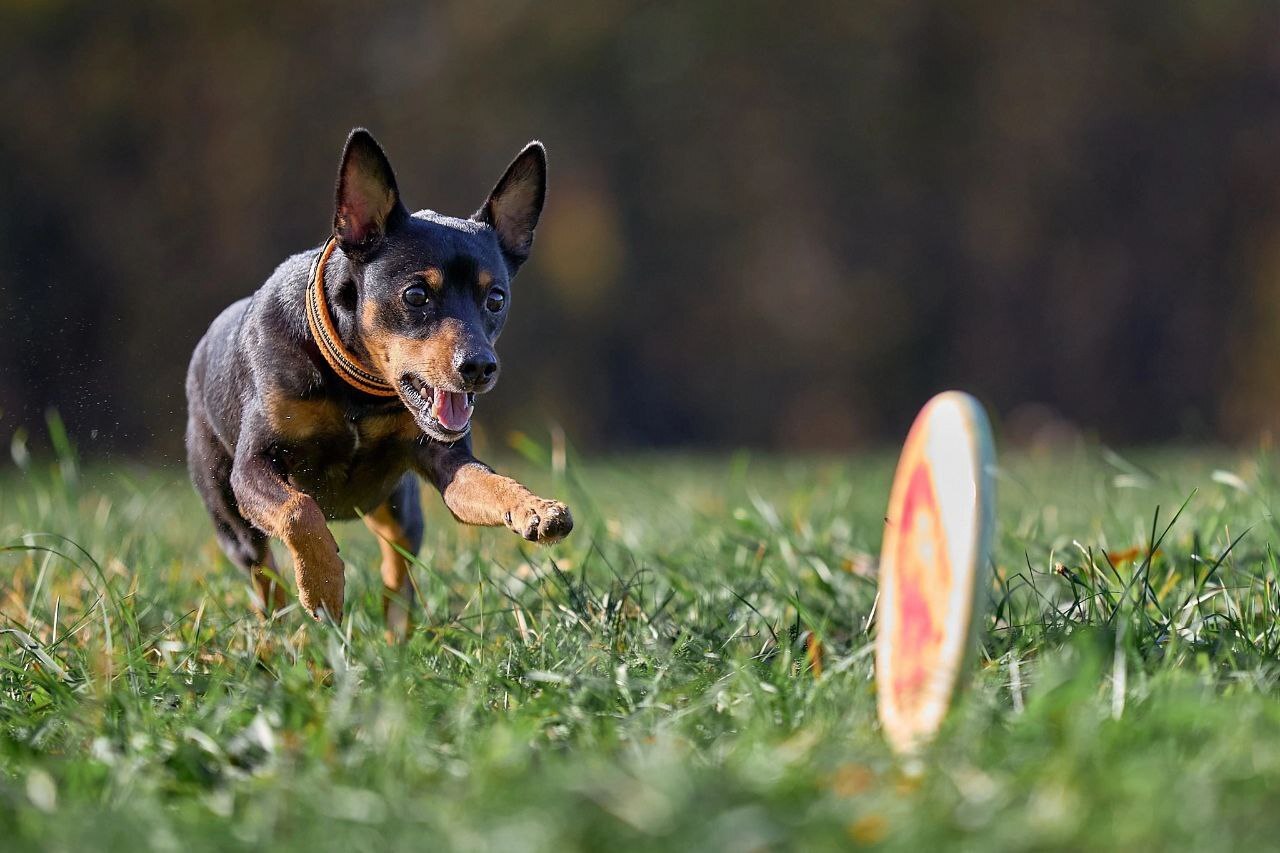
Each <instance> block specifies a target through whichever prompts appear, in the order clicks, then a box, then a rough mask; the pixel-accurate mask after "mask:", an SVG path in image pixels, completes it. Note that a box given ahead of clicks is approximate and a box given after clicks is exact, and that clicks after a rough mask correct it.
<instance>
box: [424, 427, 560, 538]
mask: <svg viewBox="0 0 1280 853" xmlns="http://www.w3.org/2000/svg"><path fill="white" fill-rule="evenodd" d="M419 469H420V472H421V473H422V475H423V476H424V477H426V478H427V479H428V480H430V481H431V483H432V484H433V485H435V487H436V488H437V489H439V490H440V494H441V495H442V496H443V497H444V504H445V506H447V507H448V508H449V512H451V513H453V516H454V518H456V519H458V521H461V522H462V523H463V524H479V525H484V526H488V527H497V526H499V525H505V526H506V527H507V528H508V529H510V530H512V531H514V532H516V533H518V534H520V535H521V536H523V537H524V538H525V539H528V540H529V541H530V542H542V543H550V542H558V541H559V540H561V539H563V538H564V537H565V536H568V535H569V531H571V530H572V529H573V516H572V515H571V514H570V513H569V508H568V507H567V506H565V505H564V504H562V503H560V502H559V501H553V500H547V499H546V498H540V497H538V496H537V495H535V494H534V493H533V492H531V491H529V490H528V489H526V488H525V487H524V486H522V485H520V484H519V483H517V482H516V481H515V480H513V479H511V478H510V477H504V476H502V475H501V474H496V473H494V471H493V469H492V468H490V467H489V466H488V465H485V464H484V463H483V462H481V461H480V460H478V459H476V458H475V457H474V456H472V455H471V441H470V439H469V438H467V439H463V440H462V441H458V442H455V443H454V444H450V445H444V444H437V443H434V442H433V443H431V444H429V445H426V446H424V447H423V448H422V452H421V454H420V458H419Z"/></svg>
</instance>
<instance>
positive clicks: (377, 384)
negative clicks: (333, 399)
mask: <svg viewBox="0 0 1280 853" xmlns="http://www.w3.org/2000/svg"><path fill="white" fill-rule="evenodd" d="M336 245H337V242H336V241H334V239H333V238H332V237H330V238H329V242H327V243H325V244H324V248H323V249H322V250H321V251H320V254H319V256H318V257H317V258H316V260H315V266H314V268H313V272H312V273H311V283H310V285H309V286H308V287H307V325H308V326H310V327H311V337H313V338H315V339H316V344H317V345H318V346H319V347H320V354H321V355H322V356H324V360H325V361H327V362H329V366H330V367H332V368H333V370H334V372H335V373H337V374H338V375H339V376H341V377H342V379H343V381H344V382H346V383H347V384H348V385H350V386H351V387H352V388H355V389H356V390H357V391H363V392H364V393H366V394H371V395H373V396H374V397H395V396H398V395H397V394H396V389H395V388H393V387H391V385H390V384H389V383H388V382H387V381H386V380H384V379H383V378H382V377H381V376H379V375H378V374H376V373H374V372H373V371H371V370H369V369H368V368H367V367H365V366H364V365H363V364H361V363H360V359H358V358H356V357H355V356H354V355H353V354H352V353H351V350H349V349H347V348H346V347H345V346H344V345H343V343H342V338H340V337H338V329H337V327H336V326H334V325H333V317H332V315H330V314H329V302H328V300H327V299H325V294H324V266H325V264H327V263H328V262H329V256H330V255H332V254H333V249H334V247H335V246H336Z"/></svg>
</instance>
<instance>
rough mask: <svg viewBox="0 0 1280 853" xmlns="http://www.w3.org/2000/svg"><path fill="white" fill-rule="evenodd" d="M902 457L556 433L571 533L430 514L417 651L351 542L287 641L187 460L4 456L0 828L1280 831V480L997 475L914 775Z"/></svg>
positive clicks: (686, 841) (116, 838) (339, 836)
mask: <svg viewBox="0 0 1280 853" xmlns="http://www.w3.org/2000/svg"><path fill="white" fill-rule="evenodd" d="M892 463H893V460H892V459H891V458H889V457H888V456H883V457H868V458H845V459H829V460H816V459H815V460H785V459H774V458H764V457H749V456H736V457H728V456H724V457H680V458H673V457H628V458H619V459H613V460H600V461H596V462H589V463H581V464H576V463H573V462H572V460H571V464H570V465H569V466H568V468H567V471H564V472H561V473H560V474H559V475H554V474H553V473H552V471H551V468H550V466H549V465H547V464H543V463H542V462H541V461H540V459H539V455H538V453H537V452H536V450H535V451H533V452H531V453H530V454H529V458H527V459H525V460H524V461H523V462H522V463H521V464H519V465H515V466H514V467H515V468H516V469H517V470H519V471H521V472H522V473H523V474H524V475H526V477H527V479H528V480H529V481H530V483H531V485H533V486H536V487H538V488H540V489H544V490H547V491H549V492H550V493H552V494H555V495H557V496H561V497H564V498H566V499H568V500H569V501H570V502H571V505H572V506H573V508H574V512H575V516H576V518H577V520H578V528H577V530H576V531H575V533H574V535H573V536H572V537H571V539H570V540H569V541H568V542H567V543H565V544H563V545H559V546H556V547H555V548H553V549H538V548H534V547H527V546H525V545H524V544H523V543H521V542H519V541H518V540H517V539H515V537H513V536H511V535H510V534H507V533H505V532H504V531H493V530H471V529H466V530H464V529H461V528H459V527H457V526H456V525H455V524H454V523H453V522H452V520H451V519H449V518H448V516H447V514H446V513H445V512H444V510H443V508H442V507H441V506H440V505H439V502H438V500H436V499H434V498H433V499H431V500H430V501H429V502H428V503H429V510H428V525H429V530H428V534H427V542H426V545H425V547H424V549H423V554H422V559H421V562H420V564H419V565H418V566H417V567H416V568H415V579H416V582H417V585H418V587H419V589H420V590H421V593H422V595H423V598H424V600H425V613H424V614H423V615H422V617H421V622H422V624H421V626H420V629H419V631H418V632H417V633H416V634H415V635H414V636H413V637H412V638H411V640H410V641H409V642H408V643H407V644H405V645H403V646H388V645H387V644H386V643H385V642H384V640H383V635H382V628H381V624H380V605H379V600H378V595H379V591H378V583H377V574H376V562H377V548H376V545H375V543H374V542H373V540H372V539H371V537H370V536H369V534H368V533H367V532H366V531H365V529H364V527H363V526H362V525H359V524H354V525H350V524H348V525H339V526H338V527H337V533H338V539H339V542H340V544H341V547H342V553H343V556H344V557H345V558H346V560H347V564H348V586H347V589H348V618H347V620H346V623H345V624H344V626H343V630H342V631H341V632H339V631H337V630H335V629H333V628H325V627H321V626H318V625H314V624H312V623H310V622H309V621H308V620H305V619H304V618H302V617H301V616H300V614H299V613H298V612H297V611H296V610H294V609H291V610H290V611H288V612H286V613H285V614H284V615H283V616H281V617H280V618H279V619H278V620H277V621H276V622H274V623H273V624H262V623H261V622H260V621H259V620H258V619H256V618H255V617H253V616H252V615H251V614H250V611H249V603H248V594H247V591H246V585H245V583H244V581H243V579H242V578H241V577H240V576H239V575H238V574H237V572H236V571H235V570H234V569H233V568H232V567H231V566H230V564H229V563H227V562H226V560H225V559H223V558H222V557H221V555H220V554H219V553H218V552H217V551H216V549H215V547H214V544H213V540H212V536H211V533H210V527H209V524H208V521H207V519H206V518H205V516H204V514H203V512H202V510H201V509H200V507H199V505H198V503H197V500H196V498H195V496H194V494H193V493H192V491H191V489H190V487H189V486H188V485H187V483H186V481H185V478H184V476H183V475H182V473H181V472H180V471H178V470H172V469H170V470H164V469H147V468H138V467H131V466H124V465H107V466H96V467H93V466H90V467H86V468H84V469H83V470H82V469H80V468H79V467H78V466H77V465H76V464H75V463H74V462H73V460H72V458H71V457H70V456H69V455H66V456H64V458H63V461H62V462H61V463H56V462H55V463H41V462H34V463H32V464H31V466H30V469H29V471H28V472H27V473H25V474H24V473H23V472H20V471H18V470H17V469H16V468H14V467H13V466H12V465H10V466H9V467H8V469H7V471H6V472H5V473H3V474H0V545H4V546H5V547H4V549H3V551H0V629H5V630H6V631H7V633H3V634H0V848H3V849H4V850H18V849H52V850H85V849H130V850H135V849H154V850H181V851H195V850H204V849H209V850H226V849H237V848H243V849H258V848H261V847H262V846H263V845H270V846H271V847H272V848H276V849H286V848H287V849H293V848H297V849H306V848H309V849H317V848H324V849H343V850H351V851H358V850H370V851H385V850H388V849H501V850H567V849H605V848H637V849H644V848H649V849H663V850H670V849H693V848H702V849H708V848H711V849H716V848H718V849H732V850H753V849H789V848H790V849H805V850H821V849H836V848H847V847H849V846H851V845H856V844H868V845H879V846H881V847H884V848H890V849H912V850H916V849H929V848H930V847H934V846H937V845H940V844H949V845H954V846H961V847H969V848H974V849H979V848H980V849H983V850H991V849H1026V848H1036V849H1051V848H1062V849H1081V848H1094V849H1102V848H1114V847H1117V846H1120V845H1133V846H1136V847H1137V848H1138V849H1155V848H1183V849H1197V850H1206V849H1226V848H1232V847H1244V846H1269V847H1274V846H1276V845H1277V844H1280V808H1277V807H1276V806H1277V803H1278V802H1280V689H1278V688H1277V676H1278V675H1280V667H1278V666H1277V650H1278V649H1280V626H1278V625H1277V622H1276V617H1277V612H1278V611H1280V590H1278V589H1277V586H1276V581H1277V562H1276V555H1275V552H1274V549H1273V543H1275V542H1276V541H1277V537H1278V536H1280V528H1278V527H1277V523H1276V521H1275V519H1274V518H1273V515H1272V512H1271V502H1272V501H1273V500H1274V499H1275V498H1276V497H1277V496H1280V485H1278V484H1277V480H1276V478H1275V475H1276V473H1277V471H1280V466H1278V465H1277V464H1275V463H1274V462H1273V460H1271V458H1270V457H1269V456H1267V455H1259V454H1246V453H1229V452H1217V453H1198V452H1197V453H1192V452H1184V453H1176V452H1161V453H1143V454H1136V455H1134V456H1126V457H1124V458H1120V457H1117V456H1115V455H1113V454H1110V453H1108V452H1107V451H1105V450H1103V449H1102V448H1098V447H1083V448H1079V449H1075V450H1069V451H1063V452H1060V453H1057V454H1056V455H1054V456H1053V457H1051V458H1048V459H1032V458H1027V457H1016V456H1015V457H1012V458H1008V459H1006V460H1003V463H1004V467H1003V468H1002V470H1001V473H1000V477H999V486H1000V499H999V504H1000V507H1001V512H1000V519H999V524H998V531H997V543H996V563H997V575H998V579H997V582H996V584H995V585H994V586H993V587H992V590H991V596H990V600H991V607H990V611H989V616H988V618H987V622H986V625H985V629H984V630H983V632H982V636H983V648H982V651H981V654H980V656H979V661H978V664H977V667H976V671H975V672H974V674H973V679H972V685H971V687H970V689H969V690H968V692H967V694H966V695H965V696H964V697H963V699H962V700H961V702H960V703H959V704H958V706H957V707H956V709H955V712H954V714H953V715H952V718H951V720H950V721H949V724H948V726H947V728H946V730H945V732H944V734H943V736H942V737H941V739H940V740H939V742H938V743H937V744H936V746H935V748H934V749H933V750H932V752H931V753H930V754H929V755H928V757H927V760H926V761H925V765H924V767H925V769H924V772H923V775H921V776H919V777H914V776H908V775H906V774H904V773H903V772H902V771H901V769H900V768H899V767H898V766H897V765H896V764H895V762H894V760H893V759H892V757H891V756H890V755H889V753H888V752H887V750H886V748H885V746H884V745H883V743H882V741H881V738H880V735H879V731H878V727H877V723H876V719H875V705H874V703H875V694H874V687H873V682H872V680H871V665H872V656H871V654H870V651H871V645H870V644H871V636H872V635H871V633H870V627H869V625H868V618H869V615H870V614H871V612H872V605H873V602H874V599H875V587H874V578H873V574H872V573H873V572H874V561H873V560H870V559H869V557H868V555H871V554H874V553H876V551H877V550H878V547H879V542H880V536H881V528H882V517H883V512H884V505H885V502H886V498H887V494H888V486H889V479H890V476H891V473H892ZM1233 543H1234V547H1233ZM12 629H17V630H18V631H21V632H23V633H24V634H26V635H29V637H30V638H31V639H32V640H33V641H34V643H35V644H37V645H38V646H39V654H37V653H36V652H35V651H32V650H24V644H25V643H26V640H25V639H24V638H23V637H22V636H21V635H19V634H16V633H13V630H12ZM805 632H811V633H812V635H813V636H815V637H817V638H818V640H819V641H820V645H821V649H822V656H821V668H820V671H818V670H816V669H814V668H813V667H812V666H811V665H810V660H809V658H808V657H807V656H806V654H805V652H804V648H805V645H804V641H803V639H800V640H799V641H797V638H802V637H803V635H804V634H805Z"/></svg>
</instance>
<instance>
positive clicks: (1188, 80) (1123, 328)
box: [0, 0, 1280, 458]
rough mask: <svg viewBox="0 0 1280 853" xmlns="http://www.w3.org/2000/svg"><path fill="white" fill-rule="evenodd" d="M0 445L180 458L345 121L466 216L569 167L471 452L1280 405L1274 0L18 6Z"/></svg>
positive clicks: (1217, 436) (837, 437) (1189, 436)
mask: <svg viewBox="0 0 1280 853" xmlns="http://www.w3.org/2000/svg"><path fill="white" fill-rule="evenodd" d="M0 10H2V11H0V439H2V440H3V441H4V442H6V443H7V442H8V440H9V437H10V436H12V435H13V433H14V432H15V431H16V430H19V429H21V428H25V429H26V430H28V431H29V432H31V434H32V438H33V441H34V440H36V438H37V437H38V435H42V434H43V433H44V431H45V428H44V423H45V417H46V414H45V413H46V411H47V410H49V409H50V408H56V409H57V410H58V411H59V412H61V415H62V418H63V419H64V420H65V421H66V423H67V426H68V428H69V430H70V431H71V432H72V434H73V436H74V437H75V439H76V441H77V442H78V444H79V446H80V448H81V450H82V451H85V452H87V453H90V454H92V453H94V452H95V451H101V452H106V451H113V452H117V453H124V454H131V455H132V454H137V455H140V456H141V455H149V456H154V457H158V458H159V457H163V458H177V457H178V456H179V455H180V448H181V436H182V430H183V425H184V419H185V414H184V408H185V401H184V398H183V376H184V373H185V369H186V362H187V358H188V357H189V355H190V352H191V349H192V347H193V346H194V344H195V342H196V341H197V340H198V339H199V337H200V335H201V334H203V332H204V330H205V328H206V327H207V325H208V323H209V322H210V320H212V319H213V317H214V316H215V315H216V314H217V313H218V312H219V311H220V310H221V309H222V308H223V307H224V306H226V305H227V304H229V303H230V302H232V301H233V300H235V299H238V298H239V297H241V296H244V295H246V294H248V293H250V292H252V291H253V290H254V289H256V288H257V287H258V286H259V284H260V283H261V282H262V281H263V280H264V279H265V278H266V276H267V275H269V274H270V272H271V270H272V269H273V268H274V267H275V265H276V264H277V263H278V262H279V261H280V260H282V259H283V258H284V257H285V256H286V255H287V254H289V253H292V252H295V251H299V250H301V249H304V248H306V247H309V246H313V245H316V244H318V243H319V242H321V241H322V240H323V239H324V238H325V237H326V236H327V233H328V226H329V223H330V221H331V205H332V185H333V179H334V173H335V170H336V167H337V159H338V155H339V152H340V149H341V145H342V142H343V140H344V138H345V136H346V133H347V132H348V130H349V129H350V128H351V127H352V126H353V125H366V126H368V127H369V128H370V129H372V130H373V131H374V133H375V134H376V135H377V136H378V138H379V139H380V140H381V142H382V144H383V145H384V147H385V148H386V149H387V151H388V153H389V155H390V157H391V160H392V163H393V164H394V166H395V168H396V170H397V173H398V177H399V182H400V186H401V189H402V192H403V194H404V196H405V201H406V203H408V204H409V205H410V206H411V207H413V208H421V207H428V208H432V209H435V210H439V211H442V212H446V213H453V214H460V215H465V214H467V213H469V212H471V211H472V210H474V209H475V208H476V207H477V206H478V205H479V204H480V202H481V201H482V200H483V198H484V196H485V194H486V192H487V191H488V189H489V188H490V186H492V184H493V182H494V180H495V179H496V178H497V177H498V175H499V174H500V173H501V170H502V169H503V167H504V166H505V165H506V164H507V162H508V161H509V159H510V158H511V157H512V156H513V155H514V154H515V153H516V151H517V150H518V149H519V148H520V146H521V145H522V144H524V143H525V142H526V141H527V140H529V139H531V138H540V139H542V140H543V141H544V142H545V143H546V144H547V147H548V149H549V152H550V157H551V184H550V194H549V199H548V204H547V208H546V211H545V214H544V218H543V221H542V225H541V227H540V228H539V231H538V238H537V244H536V247H535V250H534V255H533V259H532V261H531V262H530V263H529V264H528V265H527V266H526V267H525V269H524V271H522V272H521V275H520V277H519V279H518V280H517V281H516V286H515V293H514V297H513V311H514V316H513V319H512V322H511V323H510V324H509V326H508V331H507V333H506V335H505V336H504V338H503V341H502V345H501V346H500V348H499V351H500V353H501V354H502V356H503V358H504V361H505V368H504V374H503V376H504V381H503V382H502V383H500V384H499V386H498V389H497V391H496V392H495V393H494V394H492V395H491V396H490V397H488V398H486V399H485V400H484V402H483V405H482V406H481V409H480V418H479V420H480V422H481V423H482V425H483V427H484V429H485V430H486V432H487V434H488V435H489V436H499V437H500V436H501V435H503V434H504V431H506V430H510V429H523V430H525V431H528V432H538V431H545V429H546V428H547V426H548V425H549V424H553V423H555V424H560V425H562V426H563V427H564V429H565V431H566V433H567V435H568V436H569V439H570V441H571V442H572V443H574V444H575V445H577V446H578V447H580V448H584V449H591V450H608V449H624V448H635V447H649V446H679V447H715V446H748V447H758V448H763V449H779V448H784V447H791V448H804V449H846V448H851V447H857V446H861V445H866V444H874V443H879V442H887V441H894V440H897V439H899V438H900V437H901V435H902V433H903V431H904V430H905V428H906V426H907V424H908V423H909V421H910V419H911V416H912V415H913V413H914V411H915V409H916V408H917V407H918V406H919V405H920V404H921V403H922V402H923V401H924V400H925V398H926V397H927V396H928V395H929V394H931V393H933V392H934V391H937V390H940V389H942V388H945V387H950V386H959V387H963V388H967V389H970V390H972V391H973V392H975V393H976V394H977V395H979V396H980V397H981V398H982V399H983V400H984V401H985V402H987V403H988V405H989V406H990V407H991V408H992V410H993V413H994V414H995V415H996V417H997V420H998V421H999V423H1000V424H1001V430H1002V432H1003V435H1004V437H1005V438H1006V440H1009V441H1015V442H1016V441H1044V440H1051V439H1052V438H1053V437H1054V436H1060V435H1071V434H1074V431H1076V430H1079V431H1083V432H1084V433H1086V434H1091V435H1097V436H1099V437H1100V438H1102V439H1103V440H1106V441H1110V442H1117V443H1129V444H1133V443H1147V442H1157V441H1169V440H1178V441H1243V440H1253V439H1254V438H1255V437H1256V436H1257V435H1258V434H1259V433H1260V432H1265V431H1267V430H1269V429H1271V428H1272V426H1273V425H1274V424H1275V423H1276V421H1277V417H1278V416H1280V404H1278V403H1277V392H1280V370H1277V369H1276V368H1275V365H1276V360H1277V356H1280V6H1278V5H1277V4H1276V3H1274V2H1271V0H1256V2H1246V0H1160V2H1155V0H1135V2H1123V3H1115V2H1085V3H1081V2H1076V0H1071V1H1070V2H1067V0H1048V2H1037V3H1023V2H985V3H975V4H967V5H966V6H962V5H961V4H953V3H942V2H925V0H893V2H875V1H874V0H868V2H858V3H845V2H833V3H822V2H819V3H808V4H801V5H799V6H797V5H796V4H778V3H763V2H739V3H733V4H726V3H705V2H690V3H681V4H657V3H639V2H622V0H560V2H556V3H533V2H525V3H520V2H486V0H465V2H453V3H432V4H424V3H421V2H413V1H412V0H404V1H403V2H394V3H389V4H385V5H381V6H379V7H377V8H376V9H371V8H369V7H365V6H363V5H361V6H356V5H352V4H341V3H336V2H291V3H281V4H274V3H270V4H264V3H259V2H253V3H250V2H224V3H174V2H170V1H169V0H166V2H148V0H133V2H128V3H123V2H117V3H100V4H82V3H70V2H58V0H26V2H12V0H3V2H0Z"/></svg>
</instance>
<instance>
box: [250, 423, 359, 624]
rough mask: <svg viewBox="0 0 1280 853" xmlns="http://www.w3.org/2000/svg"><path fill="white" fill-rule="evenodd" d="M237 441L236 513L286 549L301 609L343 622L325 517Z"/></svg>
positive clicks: (336, 561) (340, 582) (339, 580)
mask: <svg viewBox="0 0 1280 853" xmlns="http://www.w3.org/2000/svg"><path fill="white" fill-rule="evenodd" d="M241 438H242V440H241V443H240V445H239V447H237V448H236V458H235V463H234V465H233V467H232V469H231V488H232V490H233V491H234V492H235V496H236V502H237V503H238V504H239V506H240V511H241V512H243V513H244V514H245V516H246V517H247V518H248V519H249V520H250V521H252V522H253V523H254V524H255V525H256V526H257V527H258V529H260V530H262V531H264V532H266V533H268V534H270V535H272V536H275V537H276V538H278V539H280V540H281V541H283V542H284V544H285V547H286V548H288V549H289V553H290V554H291V555H292V556H293V571H294V578H295V579H296V582H297V585H298V600H299V601H300V602H302V606H303V608H304V609H305V610H306V611H307V612H308V613H310V614H311V615H312V616H313V617H314V618H316V619H320V618H321V616H320V611H321V610H322V609H323V610H324V611H326V612H327V613H328V615H329V617H330V618H331V619H333V620H334V621H341V620H342V597H343V591H344V584H345V581H344V578H343V576H342V558H341V557H339V556H338V545H337V543H336V542H334V540H333V534H332V533H330V532H329V527H328V525H327V524H326V523H325V517H324V513H323V512H322V511H321V509H320V506H319V504H317V503H316V502H315V499H314V498H312V497H311V496H310V495H305V494H303V493H302V492H300V491H298V490H297V489H295V488H293V487H292V486H290V485H289V484H288V483H286V482H285V480H284V477H283V476H281V474H280V472H279V471H278V470H277V469H276V467H275V465H274V463H273V462H272V461H271V459H270V458H269V457H268V456H267V455H266V454H265V453H263V452H262V451H260V450H254V449H250V448H251V446H252V443H251V442H246V441H244V436H243V435H242V437H241Z"/></svg>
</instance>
